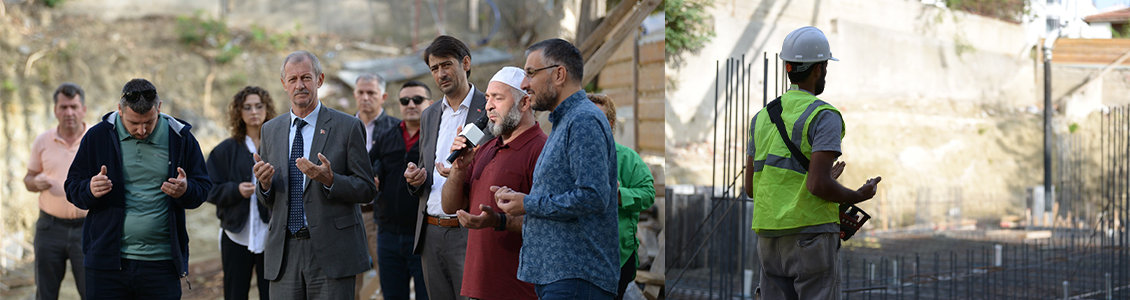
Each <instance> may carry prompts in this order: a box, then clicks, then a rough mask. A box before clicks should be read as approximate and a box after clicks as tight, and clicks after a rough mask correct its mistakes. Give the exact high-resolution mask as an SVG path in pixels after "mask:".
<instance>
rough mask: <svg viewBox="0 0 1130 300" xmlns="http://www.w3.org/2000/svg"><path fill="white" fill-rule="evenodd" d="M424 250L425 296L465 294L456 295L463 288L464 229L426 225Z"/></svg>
mask: <svg viewBox="0 0 1130 300" xmlns="http://www.w3.org/2000/svg"><path fill="white" fill-rule="evenodd" d="M425 230H427V233H426V236H425V237H424V253H423V254H422V255H420V262H421V264H422V265H423V267H424V285H425V286H426V287H427V288H428V299H433V300H447V299H461V300H466V299H467V297H463V296H460V295H459V290H460V289H462V288H463V259H464V258H465V257H467V228H463V227H440V226H436V225H431V224H427V228H426V229H425Z"/></svg>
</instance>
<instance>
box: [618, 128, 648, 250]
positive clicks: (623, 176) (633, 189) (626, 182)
mask: <svg viewBox="0 0 1130 300" xmlns="http://www.w3.org/2000/svg"><path fill="white" fill-rule="evenodd" d="M616 174H617V176H616V177H618V179H619V182H620V189H619V192H620V208H619V209H617V219H619V223H620V265H621V266H623V265H624V263H627V262H628V258H629V257H631V256H632V252H635V251H636V249H639V247H640V243H639V241H638V240H636V227H637V225H638V224H639V221H640V212H641V211H644V210H646V209H648V208H651V205H652V204H655V184H654V179H652V177H651V170H649V169H648V168H647V164H645V163H644V162H643V159H641V158H640V155H639V154H638V153H636V151H633V150H632V148H628V147H627V146H624V145H620V143H616ZM636 267H639V259H636Z"/></svg>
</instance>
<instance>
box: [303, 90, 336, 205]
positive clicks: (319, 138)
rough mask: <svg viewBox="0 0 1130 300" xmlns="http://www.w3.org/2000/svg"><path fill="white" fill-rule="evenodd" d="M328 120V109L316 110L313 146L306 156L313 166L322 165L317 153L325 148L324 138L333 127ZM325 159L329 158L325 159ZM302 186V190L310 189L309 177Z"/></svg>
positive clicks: (329, 116)
mask: <svg viewBox="0 0 1130 300" xmlns="http://www.w3.org/2000/svg"><path fill="white" fill-rule="evenodd" d="M330 118H331V115H330V113H329V108H327V107H326V106H325V105H322V109H320V110H318V126H315V127H314V138H313V141H312V143H313V144H310V153H309V154H308V155H306V159H309V160H310V162H312V163H314V164H315V165H321V164H322V161H321V160H318V153H321V152H322V148H324V147H325V146H326V138H327V137H328V136H329V134H330V129H333V126H331V125H330ZM327 159H329V158H328V157H327ZM302 186H303V187H304V189H303V190H305V189H309V188H310V177H309V176H306V181H305V182H303V185H302Z"/></svg>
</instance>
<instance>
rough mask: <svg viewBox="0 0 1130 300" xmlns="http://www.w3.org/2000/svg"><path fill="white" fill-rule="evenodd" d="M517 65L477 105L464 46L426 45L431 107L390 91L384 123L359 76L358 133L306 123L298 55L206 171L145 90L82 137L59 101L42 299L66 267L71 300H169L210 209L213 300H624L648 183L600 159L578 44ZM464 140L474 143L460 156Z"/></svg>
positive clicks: (623, 164) (308, 86) (127, 96)
mask: <svg viewBox="0 0 1130 300" xmlns="http://www.w3.org/2000/svg"><path fill="white" fill-rule="evenodd" d="M525 56H526V61H525V65H524V66H523V67H511V66H508V67H503V68H501V69H500V70H498V71H497V72H496V73H495V74H494V76H493V77H492V78H490V80H489V82H488V84H487V86H486V87H485V90H480V87H477V86H475V85H474V84H472V83H471V80H470V79H469V77H470V75H471V72H470V71H471V66H472V63H471V59H472V58H471V53H470V50H469V48H468V47H467V46H466V44H464V43H463V42H462V41H460V40H459V39H456V38H454V37H451V36H439V37H437V38H436V39H435V40H433V41H432V43H431V44H430V45H429V46H428V47H427V48H426V49H425V50H424V52H423V55H422V57H421V62H422V63H424V64H425V65H427V67H428V68H429V69H430V70H431V77H432V79H433V80H434V83H435V86H436V87H438V91H436V92H438V93H435V94H434V95H433V91H432V89H431V88H429V87H428V85H427V84H425V83H423V82H420V81H414V80H413V81H407V82H404V83H402V84H400V85H398V86H394V87H391V89H393V90H394V92H395V93H396V94H395V97H394V98H393V99H396V100H394V101H398V102H399V112H400V118H397V117H394V116H391V115H389V114H388V113H387V112H385V111H384V109H383V107H384V103H385V100H387V98H388V97H389V94H390V91H389V90H387V89H386V88H390V87H389V82H386V81H385V79H384V78H382V77H380V76H378V75H375V74H363V75H361V76H359V77H358V78H357V79H356V81H355V82H354V83H355V88H354V90H353V97H354V100H355V101H356V106H357V112H356V113H354V114H352V115H350V114H347V113H343V112H340V111H338V110H335V109H332V108H329V107H327V106H325V105H323V103H322V101H321V100H320V99H319V95H318V88H319V87H321V86H322V85H323V83H324V82H325V74H324V72H323V69H322V65H321V63H320V62H319V60H318V57H317V56H315V55H314V54H312V53H310V52H306V51H295V52H293V53H291V54H290V55H288V56H287V57H286V58H285V59H284V60H283V61H282V63H281V67H280V71H279V72H280V74H279V75H280V83H281V84H282V86H283V89H284V90H285V91H286V93H287V94H286V96H287V97H286V98H287V99H289V101H290V103H289V104H290V108H289V109H287V110H286V112H285V113H283V114H281V115H277V113H278V112H279V110H278V109H276V105H283V103H278V104H276V103H275V102H274V99H273V98H272V97H271V95H270V94H269V93H268V92H267V91H266V90H264V89H263V88H260V87H256V86H248V87H245V88H243V89H242V90H240V91H239V92H238V93H236V94H235V95H234V96H233V97H232V99H231V102H230V105H228V107H227V108H228V111H227V116H228V119H227V120H225V123H226V125H227V127H228V131H229V134H230V136H229V137H228V138H227V139H225V140H223V141H222V142H221V143H220V144H218V145H216V146H215V147H214V148H213V149H212V151H211V153H209V154H208V155H207V159H205V156H204V154H203V153H202V152H201V147H200V144H199V143H198V142H197V140H196V138H195V137H194V136H193V133H192V131H191V129H192V125H190V124H188V123H187V122H185V121H184V120H181V119H178V118H175V117H172V116H169V115H167V114H164V113H162V111H161V104H162V97H161V96H160V95H159V94H158V89H157V86H156V84H155V83H153V82H150V81H149V80H146V79H142V78H137V79H133V80H130V81H129V82H127V83H126V84H125V85H124V86H123V88H122V94H121V96H120V98H119V103H118V109H117V110H116V111H112V112H109V113H106V114H105V115H103V116H102V118H101V119H100V121H99V122H98V123H96V124H94V125H93V126H88V125H87V124H86V123H84V121H83V120H84V119H85V114H86V105H85V103H86V102H85V100H86V98H85V97H86V96H85V94H84V92H83V90H82V88H81V87H79V86H78V85H76V84H73V83H64V84H62V85H60V86H59V87H58V89H57V90H56V91H55V93H54V96H53V101H54V112H55V116H56V118H57V119H58V122H59V124H58V126H56V127H55V128H54V129H51V130H49V131H47V132H44V133H43V134H41V135H40V136H39V137H38V138H37V139H36V140H35V143H34V145H33V146H32V149H33V151H32V157H31V160H30V161H29V163H28V172H27V176H26V177H25V178H24V183H25V185H26V187H27V189H28V190H29V191H32V192H39V193H40V196H39V207H40V211H41V212H40V217H39V220H38V223H37V225H36V228H37V230H36V235H35V238H34V248H35V256H36V261H35V270H36V271H35V272H36V275H35V279H36V286H37V296H38V298H39V299H56V298H57V297H58V291H59V288H60V282H61V281H62V279H63V277H64V274H65V272H66V270H65V266H66V263H67V260H70V261H71V264H72V266H73V269H72V273H73V275H74V277H75V279H76V280H75V283H76V285H77V288H78V291H79V294H80V296H81V297H83V298H84V299H179V298H180V296H181V283H182V282H184V283H185V284H188V285H189V288H191V283H192V281H191V280H188V279H187V277H188V276H189V268H188V260H189V251H188V250H189V247H188V245H189V238H188V234H187V231H186V224H185V210H186V209H194V208H197V207H199V206H201V205H202V204H203V203H204V202H208V203H211V204H213V205H215V207H216V217H217V219H218V220H219V224H220V227H221V230H220V232H219V233H218V235H219V236H218V239H219V241H220V248H221V257H222V258H221V261H222V264H223V267H222V268H223V291H224V297H225V299H247V298H248V296H249V293H250V290H251V286H252V285H251V283H252V280H253V278H254V280H255V282H256V286H257V288H258V295H259V299H269V298H272V297H273V298H277V299H369V296H370V295H369V294H370V293H371V291H374V290H380V292H381V294H382V296H383V297H384V299H409V297H410V295H411V294H412V292H413V291H412V290H411V285H410V282H414V286H415V298H416V299H429V298H430V299H621V298H622V297H623V296H624V293H625V290H626V288H627V287H628V285H629V284H630V283H631V282H632V280H633V279H634V277H635V273H636V269H637V267H638V263H639V254H638V253H637V249H638V247H639V243H638V241H637V239H636V226H637V222H638V219H639V213H640V212H641V211H643V210H646V209H648V208H649V207H651V205H652V204H653V203H654V201H655V189H654V186H653V179H652V176H651V172H650V171H649V170H648V168H647V166H646V164H644V162H643V161H642V159H641V158H640V156H639V154H637V153H636V152H635V151H633V150H632V149H630V148H628V147H625V146H623V145H620V144H618V143H616V142H615V141H614V139H613V128H614V126H615V125H616V120H615V118H616V117H615V112H616V108H615V104H614V102H613V101H612V99H610V98H608V96H606V95H602V94H588V93H586V92H585V91H584V90H583V88H582V82H581V81H582V76H583V73H584V72H583V65H584V60H583V58H582V57H581V54H580V52H579V51H578V49H577V48H576V47H575V46H574V45H573V44H571V43H569V42H567V41H565V40H561V39H549V40H544V41H541V42H538V43H535V44H534V45H532V46H530V47H529V48H528V49H527V51H526V54H525ZM538 112H549V114H548V120H549V121H550V122H551V123H552V130H551V131H550V132H548V133H547V132H544V131H543V130H542V127H541V126H540V124H539V123H538V121H537V120H538V117H537V113H538ZM481 118H485V120H489V121H488V122H486V125H485V126H484V128H481V130H480V131H481V132H482V135H481V136H482V137H481V138H480V137H479V136H480V135H475V134H467V132H469V131H472V130H473V128H470V127H475V126H476V125H475V123H476V122H475V121H476V120H480V119H481ZM449 157H450V158H449ZM374 269H375V270H377V271H376V274H378V278H379V280H374V281H367V280H364V279H365V276H364V273H366V272H369V271H370V270H374ZM253 276H254V277H253Z"/></svg>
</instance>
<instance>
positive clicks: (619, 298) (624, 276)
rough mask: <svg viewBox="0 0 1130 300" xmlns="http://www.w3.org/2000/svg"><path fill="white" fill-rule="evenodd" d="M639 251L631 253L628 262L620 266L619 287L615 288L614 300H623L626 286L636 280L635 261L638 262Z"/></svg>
mask: <svg viewBox="0 0 1130 300" xmlns="http://www.w3.org/2000/svg"><path fill="white" fill-rule="evenodd" d="M639 254H640V252H639V250H636V251H635V252H632V256H629V257H628V261H626V262H624V265H623V266H620V286H619V287H617V288H616V298H613V299H614V300H623V299H624V291H626V290H628V285H629V284H631V283H632V280H634V279H636V261H639V259H640V257H639Z"/></svg>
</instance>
